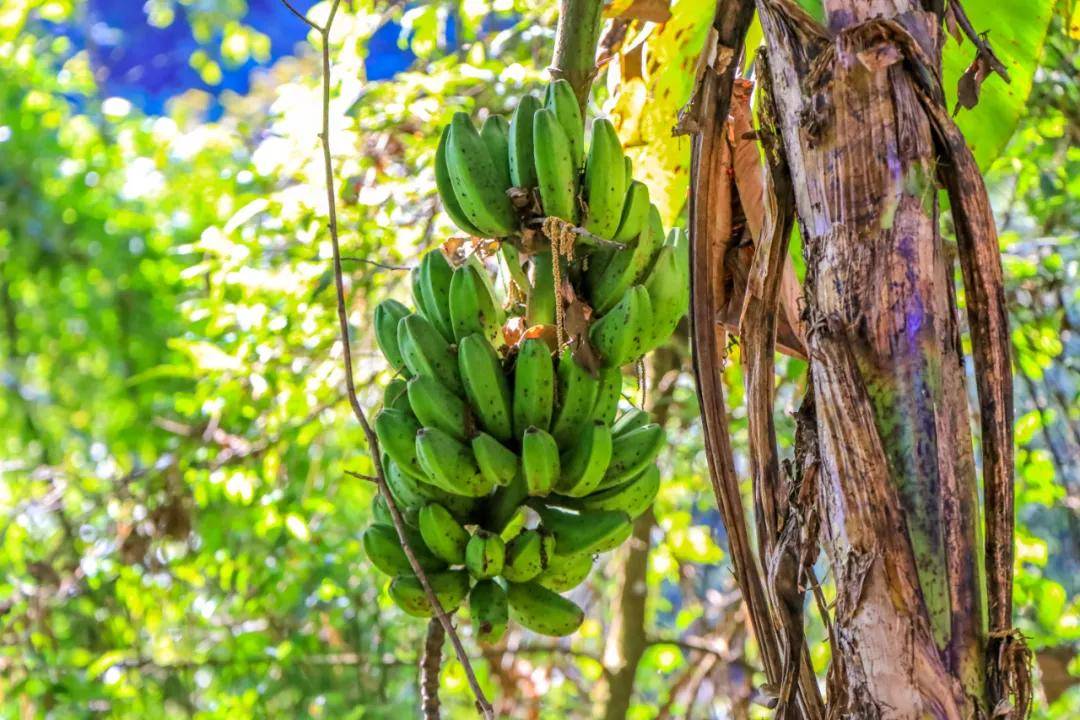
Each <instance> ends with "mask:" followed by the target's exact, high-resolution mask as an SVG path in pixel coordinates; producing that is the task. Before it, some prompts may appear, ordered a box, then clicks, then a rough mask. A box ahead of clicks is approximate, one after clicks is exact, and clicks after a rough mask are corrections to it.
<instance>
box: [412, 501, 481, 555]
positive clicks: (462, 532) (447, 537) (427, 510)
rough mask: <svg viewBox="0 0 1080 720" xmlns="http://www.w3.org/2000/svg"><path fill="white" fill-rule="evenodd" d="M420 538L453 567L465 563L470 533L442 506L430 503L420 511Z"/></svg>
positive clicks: (434, 553) (432, 551)
mask: <svg viewBox="0 0 1080 720" xmlns="http://www.w3.org/2000/svg"><path fill="white" fill-rule="evenodd" d="M419 525H420V536H421V537H422V538H423V539H424V544H425V545H427V546H428V549H429V550H431V553H432V554H433V555H434V556H435V557H437V558H440V559H441V560H444V561H446V562H448V563H450V564H451V565H461V564H462V563H464V562H465V546H466V545H468V543H469V532H468V531H467V530H466V529H465V528H463V527H462V526H461V523H459V522H458V521H457V520H456V519H455V518H454V516H453V515H452V514H451V513H450V511H449V510H447V509H446V508H444V507H443V506H442V505H438V504H436V503H430V504H428V505H425V506H424V507H423V508H421V509H420V516H419Z"/></svg>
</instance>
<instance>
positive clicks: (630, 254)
mask: <svg viewBox="0 0 1080 720" xmlns="http://www.w3.org/2000/svg"><path fill="white" fill-rule="evenodd" d="M663 244H664V228H663V224H662V222H661V220H660V212H659V211H658V210H657V209H656V206H655V205H653V206H650V208H649V220H648V222H647V224H646V225H645V228H644V229H643V230H642V231H641V234H640V235H638V240H637V243H635V244H634V246H633V248H631V249H629V250H624V251H621V252H617V253H615V254H614V255H613V256H612V258H611V260H610V261H609V262H608V263H607V264H606V265H604V266H603V267H602V268H601V267H600V266H598V265H597V266H590V268H589V271H588V273H587V274H586V279H587V282H588V286H589V303H590V304H591V305H592V307H593V310H594V311H595V312H597V313H599V314H600V315H603V314H605V313H607V312H608V311H609V310H611V308H613V307H614V306H615V304H616V303H618V302H619V300H620V299H621V298H622V297H623V296H624V295H625V293H626V291H627V290H628V289H629V288H630V286H631V285H633V284H634V283H636V282H638V281H639V279H642V278H644V277H645V275H646V274H647V273H648V271H649V268H650V267H652V263H653V260H654V259H655V258H656V255H657V253H658V252H660V248H661V247H662V246H663Z"/></svg>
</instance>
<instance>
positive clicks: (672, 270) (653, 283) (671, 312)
mask: <svg viewBox="0 0 1080 720" xmlns="http://www.w3.org/2000/svg"><path fill="white" fill-rule="evenodd" d="M645 291H646V292H648V293H649V301H650V304H651V305H652V310H653V318H652V326H651V328H650V331H649V332H648V333H646V336H645V338H644V346H645V349H646V350H651V349H653V348H656V347H659V346H660V345H662V344H663V343H665V342H667V339H668V338H670V337H671V334H672V333H674V332H675V328H676V327H677V326H678V325H679V321H680V320H682V319H683V317H684V316H685V315H686V311H687V310H688V309H689V307H690V250H689V240H688V238H687V236H686V233H685V232H683V231H682V230H681V229H679V228H674V229H672V231H671V233H669V234H668V240H667V244H665V245H664V247H663V248H662V249H661V250H660V254H659V255H658V256H657V257H656V262H655V263H654V264H653V269H652V272H651V273H650V274H649V277H648V278H647V279H646V280H645Z"/></svg>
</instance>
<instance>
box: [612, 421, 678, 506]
mask: <svg viewBox="0 0 1080 720" xmlns="http://www.w3.org/2000/svg"><path fill="white" fill-rule="evenodd" d="M665 442H666V436H665V434H664V428H662V427H660V426H659V425H657V424H656V423H649V424H647V425H642V426H641V427H639V428H635V429H634V430H630V431H629V432H625V433H623V434H621V435H618V436H617V437H615V439H614V440H613V441H612V443H611V463H610V464H609V465H608V469H607V472H606V473H605V474H604V479H603V480H602V481H600V485H599V486H598V487H597V489H599V490H606V489H607V488H610V487H614V486H616V485H620V484H622V483H624V482H626V481H627V480H629V479H631V478H632V477H634V476H635V475H637V474H638V473H639V472H641V471H642V470H644V469H645V467H646V466H647V465H649V463H651V462H653V461H654V460H655V459H656V456H657V455H659V454H660V450H661V449H662V448H663V447H664V443H665Z"/></svg>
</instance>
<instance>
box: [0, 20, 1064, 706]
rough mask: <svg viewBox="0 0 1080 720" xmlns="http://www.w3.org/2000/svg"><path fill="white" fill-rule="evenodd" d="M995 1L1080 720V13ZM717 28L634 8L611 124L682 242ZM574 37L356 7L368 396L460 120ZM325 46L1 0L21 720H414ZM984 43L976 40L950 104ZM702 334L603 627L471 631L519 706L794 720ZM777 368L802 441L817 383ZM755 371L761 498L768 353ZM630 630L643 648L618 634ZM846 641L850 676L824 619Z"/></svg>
mask: <svg viewBox="0 0 1080 720" xmlns="http://www.w3.org/2000/svg"><path fill="white" fill-rule="evenodd" d="M804 4H806V5H808V6H812V5H813V3H812V2H807V3H804ZM966 5H967V9H968V12H969V14H970V15H971V16H972V18H973V23H974V24H975V26H976V28H977V29H978V30H980V31H982V30H988V31H989V37H990V39H991V41H992V42H994V44H995V47H996V49H998V51H999V52H1000V53H1001V54H1003V55H1004V56H1006V57H1007V58H1008V59H1009V65H1010V68H1009V69H1010V73H1011V75H1012V82H1011V83H1010V84H1009V85H1005V84H1004V83H1003V82H1002V81H1001V79H999V78H997V77H991V78H990V79H988V80H987V81H986V83H985V84H984V85H983V88H982V95H981V98H980V102H979V104H978V105H976V107H975V108H974V109H962V110H960V111H959V115H958V120H959V122H960V124H961V127H962V129H963V130H964V131H965V133H966V136H967V138H968V140H969V142H970V143H971V145H972V146H973V147H974V149H975V152H976V156H977V157H978V159H979V161H980V164H981V165H982V167H983V169H984V170H985V172H986V178H987V183H988V185H989V189H990V193H991V198H992V200H993V204H994V210H995V214H996V217H997V221H998V227H999V231H1000V237H1001V249H1002V254H1003V260H1004V266H1005V276H1006V282H1007V292H1008V300H1009V303H1010V312H1011V319H1012V340H1013V353H1014V365H1015V373H1016V375H1015V391H1016V395H1017V413H1016V437H1017V442H1018V453H1017V513H1018V526H1017V552H1016V589H1015V600H1016V608H1017V610H1016V612H1017V624H1018V627H1019V628H1020V629H1021V630H1022V631H1023V632H1024V633H1025V634H1026V635H1027V636H1028V638H1029V642H1030V644H1031V647H1032V648H1033V650H1034V651H1035V656H1036V667H1035V669H1036V677H1037V687H1038V694H1037V698H1036V709H1035V712H1034V716H1035V717H1036V718H1071V717H1078V716H1080V687H1078V680H1080V657H1078V650H1080V372H1078V371H1080V368H1078V365H1080V338H1078V337H1077V333H1076V327H1077V325H1078V323H1080V283H1078V275H1080V247H1078V246H1077V243H1076V240H1077V236H1078V232H1080V230H1078V228H1080V88H1078V86H1077V83H1076V78H1077V77H1078V75H1080V51H1078V48H1077V39H1076V38H1077V37H1078V36H1080V16H1078V15H1077V14H1076V11H1075V8H1071V7H1069V6H1067V4H1066V3H1054V2H1049V1H1045V0H1044V1H1042V2H1033V3H1010V4H1008V5H1010V7H997V6H996V5H997V4H995V3H993V2H989V1H985V2H973V1H972V0H969V2H968V3H966ZM121 7H123V8H124V9H123V10H120V9H119V8H121ZM300 7H301V10H302V11H307V10H308V8H307V3H301V4H300ZM712 8H713V4H712V3H709V2H701V1H700V0H696V1H692V0H675V2H674V3H673V4H672V5H671V6H670V7H668V6H667V4H666V3H663V2H640V1H639V2H634V3H630V2H616V3H615V4H614V5H613V6H612V7H610V8H609V10H608V12H609V14H610V15H611V16H612V17H616V16H619V15H620V14H621V13H623V12H628V13H629V15H625V16H623V17H622V19H624V20H629V19H630V18H631V16H632V22H629V23H628V24H627V25H626V29H627V33H626V35H625V37H624V38H623V39H622V40H621V42H620V43H619V44H618V45H617V46H614V47H613V49H612V52H611V53H610V57H609V58H608V62H607V63H606V64H605V66H604V68H603V69H602V72H601V74H600V78H599V81H598V83H597V88H596V90H595V92H594V97H593V101H592V102H593V104H594V107H595V108H597V109H601V110H603V111H605V112H608V113H610V114H611V115H612V116H613V117H614V118H615V119H616V121H617V123H618V126H619V131H620V135H621V136H622V139H623V141H624V144H626V145H627V146H628V148H630V151H631V153H632V154H633V155H634V159H635V167H636V168H639V169H640V170H641V171H642V172H644V174H645V176H646V178H647V179H648V182H649V185H650V189H651V190H652V191H653V195H654V197H655V198H657V200H658V204H659V205H660V206H661V208H662V210H663V211H664V212H665V214H666V216H667V217H666V220H667V221H668V222H669V223H670V222H676V223H678V222H684V220H680V218H684V217H685V200H686V188H687V177H686V171H685V168H686V167H687V162H686V158H687V157H688V152H689V148H688V143H687V141H686V140H685V139H681V140H680V139H674V138H672V137H671V134H670V128H671V126H672V125H673V123H674V118H675V117H676V114H677V112H678V110H679V108H680V107H681V106H682V104H683V103H685V102H686V100H687V99H688V98H689V95H690V92H691V90H692V87H693V82H694V76H693V72H692V68H693V67H694V65H695V63H696V58H697V55H698V54H699V53H700V49H701V47H702V46H703V44H704V37H705V31H706V29H707V27H708V24H709V22H711V12H712ZM320 13H322V14H323V15H325V13H326V6H325V4H321V5H316V6H314V7H313V8H312V9H311V16H312V17H314V18H318V17H320ZM555 17H556V15H555V6H554V3H551V2H529V3H526V2H515V1H514V0H497V1H496V2H478V1H476V0H465V1H464V2H460V3H458V2H432V3H422V4H416V5H401V4H398V3H367V2H362V1H360V0H356V1H354V2H346V3H344V4H343V10H342V13H341V14H340V15H339V16H338V18H337V19H336V21H335V24H334V27H333V34H332V38H331V39H332V45H333V47H332V52H333V62H334V67H333V82H332V96H331V104H330V108H331V139H332V147H333V148H334V158H333V159H334V168H335V174H336V176H337V179H338V181H339V182H338V186H339V187H340V189H341V197H342V200H343V203H341V204H340V205H339V217H340V222H341V228H342V242H343V253H344V255H345V256H346V257H347V261H346V270H347V273H346V282H347V289H348V292H349V297H350V300H351V303H350V313H351V314H350V318H351V322H352V332H353V336H354V338H355V341H356V344H355V351H354V357H356V358H358V360H359V364H358V368H357V377H358V382H359V385H360V388H361V395H362V397H361V399H362V401H363V402H364V403H366V404H367V405H368V406H371V407H374V406H376V405H377V404H378V402H379V398H380V392H379V388H380V387H381V384H382V383H384V381H385V379H386V376H385V368H384V366H383V363H382V361H381V359H380V358H379V357H378V355H377V351H376V350H375V349H374V345H373V339H372V337H371V333H370V330H369V320H370V314H371V309H372V308H373V307H374V304H375V303H377V302H378V301H379V300H382V299H384V298H386V297H389V296H394V297H405V296H407V294H408V288H407V283H406V282H405V280H406V279H407V273H406V272H405V271H403V270H402V269H401V268H407V267H409V266H410V265H412V264H414V262H415V259H416V257H417V256H418V255H419V254H420V253H421V252H422V251H423V250H424V249H425V248H428V247H431V246H433V245H435V244H438V243H440V242H442V241H443V240H445V239H447V238H448V237H450V236H451V235H453V234H454V231H453V228H452V226H451V225H450V223H449V220H448V219H447V218H446V217H445V215H444V214H442V213H441V212H440V208H439V205H438V201H437V197H436V194H435V191H434V174H433V169H432V168H433V165H432V159H433V155H434V150H435V142H436V140H437V137H438V136H437V131H438V129H439V128H441V126H442V125H444V124H445V123H446V122H447V120H448V119H449V117H450V116H451V115H452V113H453V112H455V111H457V110H465V111H470V112H471V111H474V110H475V109H478V108H495V109H501V110H502V111H504V112H505V111H508V110H509V109H511V108H512V107H513V105H514V101H515V99H516V97H518V96H519V95H520V94H521V93H522V92H525V91H529V90H536V89H537V88H539V87H541V85H542V83H543V82H545V81H546V74H545V68H546V66H547V63H548V62H549V60H550V53H551V45H552V40H553V36H554V28H555ZM307 30H308V28H307V27H306V26H305V25H304V24H303V23H302V22H300V21H299V20H298V19H296V18H295V17H293V16H292V15H291V14H289V12H288V10H287V9H285V8H284V6H282V5H280V4H278V3H276V2H271V0H250V2H244V0H217V1H215V0H149V1H148V2H146V3H145V5H140V4H138V3H122V4H118V3H109V2H103V1H101V2H70V1H68V0H7V1H6V2H4V4H3V6H2V7H0V306H2V307H0V387H2V389H0V717H4V718H7V717H12V718H16V717H25V718H36V717H51V718H82V717H115V718H135V717H137V718H147V719H151V718H179V717H202V718H215V717H229V716H231V717H297V718H300V717H312V718H319V717H325V718H360V717H364V718H381V717H411V716H412V715H413V714H414V713H415V708H416V706H417V697H418V690H417V682H416V675H417V673H416V661H417V657H418V655H419V654H420V651H421V647H422V644H423V633H424V623H422V622H420V621H417V620H415V619H410V618H408V617H407V616H404V615H403V614H401V613H400V612H399V611H397V610H396V608H394V607H393V605H392V604H391V603H390V602H389V601H388V599H387V598H386V597H385V593H384V591H383V585H384V582H385V580H384V578H383V577H381V576H380V575H379V574H378V573H377V572H376V571H375V570H374V568H372V567H371V566H370V565H369V564H368V562H367V560H366V558H365V557H364V554H363V552H362V550H361V548H360V544H359V532H360V530H361V529H362V528H363V527H364V526H365V525H366V524H367V522H368V516H369V512H370V510H369V508H370V504H371V499H372V496H373V489H374V488H373V487H372V486H371V485H370V484H368V483H365V482H363V481H361V480H356V479H352V478H350V477H349V476H347V475H346V474H345V471H346V470H351V471H355V472H359V473H364V472H365V471H367V470H369V469H370V460H369V458H368V457H367V456H366V454H365V447H364V442H363V434H362V432H361V431H360V428H359V427H357V425H356V423H355V422H354V421H353V420H352V417H351V414H350V412H349V409H348V407H347V404H346V403H345V402H344V395H343V392H342V388H343V385H344V378H343V374H342V369H341V355H340V345H339V344H338V343H337V339H338V338H337V335H336V324H335V316H334V312H335V310H334V297H333V292H332V286H331V282H332V274H331V271H330V264H329V258H330V246H329V238H328V236H327V233H326V231H325V227H326V226H325V218H326V200H325V195H324V192H325V184H324V180H323V176H322V173H323V168H322V164H321V162H322V161H321V156H320V154H319V150H318V138H317V135H316V134H317V132H318V130H319V123H320V121H321V118H320V117H319V114H318V112H317V109H318V107H319V106H320V102H321V87H320V85H319V72H320V68H319V58H318V54H317V48H313V46H312V45H311V44H310V43H309V42H308V40H313V41H314V40H317V38H316V36H315V35H314V34H312V35H311V37H310V38H309V37H308V33H307ZM687 38H689V39H687ZM169 43H172V44H171V45H170V44H169ZM950 43H953V44H955V40H951V41H950ZM752 45H753V43H751V46H752ZM169 48H172V54H171V55H170V54H169V53H167V52H165V50H167V49H169ZM151 51H153V52H151ZM972 56H973V48H972V47H971V45H970V43H968V44H964V45H959V46H957V47H956V48H953V52H952V54H949V53H948V52H947V55H946V82H947V83H949V87H950V88H951V89H955V87H956V81H957V78H958V77H959V74H960V72H962V70H963V69H964V67H965V66H966V63H967V62H970V59H971V57H972ZM178 57H179V58H180V61H177V58H178ZM161 58H164V59H161ZM950 62H951V63H952V65H951V66H950ZM748 66H749V59H748ZM687 68H690V69H691V70H690V71H688V70H687ZM950 73H951V75H950ZM950 103H951V104H954V103H955V98H952V99H951V100H950ZM946 223H947V219H946ZM946 229H947V228H946ZM793 252H794V254H795V255H796V257H797V255H798V251H797V248H796V250H795V251H793ZM961 302H962V298H961ZM680 338H681V339H677V340H676V342H673V343H672V345H671V346H670V347H669V348H667V349H665V350H664V351H663V352H661V353H657V355H656V357H655V358H654V360H653V362H652V363H651V364H650V366H649V367H648V368H647V372H646V377H645V387H646V388H647V392H646V393H644V395H645V397H644V398H643V397H642V395H643V393H641V391H640V390H639V391H638V393H636V394H635V395H634V396H633V397H631V398H629V400H630V401H633V402H642V401H644V402H646V403H648V404H649V405H650V406H651V407H652V409H653V411H654V412H660V413H663V415H664V416H665V417H666V423H667V426H668V431H669V436H670V437H671V438H673V439H674V442H672V443H671V445H670V447H669V448H668V449H667V450H666V451H665V453H664V455H663V456H662V459H661V464H662V468H663V471H664V475H665V484H664V486H663V488H662V490H661V494H660V497H659V500H658V502H657V505H656V507H655V511H654V512H653V513H650V514H649V515H647V516H646V517H645V519H644V520H643V521H641V522H639V526H638V528H637V532H636V534H635V535H636V538H637V542H635V543H631V544H630V545H629V546H628V547H626V548H623V549H621V550H620V551H618V552H615V553H612V554H611V555H610V556H605V557H603V558H602V561H601V564H600V566H599V568H598V570H597V571H594V573H593V575H592V578H591V579H590V581H589V583H588V584H587V585H586V586H585V587H583V588H581V589H579V590H578V591H575V596H574V597H575V599H576V600H578V601H579V602H581V603H582V604H583V605H584V606H585V607H586V609H587V612H588V619H587V622H586V624H585V626H584V627H583V629H582V631H581V632H580V633H578V634H576V635H575V636H573V637H572V638H569V639H566V640H562V641H559V642H557V643H555V642H551V641H548V640H543V639H539V638H537V637H535V636H531V635H528V634H527V633H524V632H522V631H520V630H516V631H513V632H511V633H510V634H509V637H508V638H507V639H506V641H505V642H504V643H502V644H501V645H500V646H498V647H496V648H494V649H487V650H484V651H483V652H482V653H481V651H480V650H479V649H478V647H477V646H476V645H475V644H474V643H472V642H471V639H470V638H468V637H466V642H467V643H468V644H469V648H470V650H471V652H472V654H473V655H474V656H477V657H479V656H481V654H482V655H483V657H484V660H485V661H484V662H480V663H477V669H478V671H479V672H480V674H481V680H482V682H483V684H484V687H485V689H486V690H488V691H489V693H488V694H489V696H493V697H495V698H496V699H497V701H498V702H501V703H502V706H501V709H502V710H503V711H504V712H506V713H507V714H508V715H509V716H511V717H515V718H519V717H520V718H527V717H556V716H563V717H568V718H587V717H598V716H605V715H606V716H608V717H623V716H626V717H631V718H652V717H657V716H658V715H659V716H660V717H683V716H690V715H691V714H692V713H694V712H697V713H698V715H697V716H698V717H716V718H726V717H732V718H749V717H765V716H767V715H768V711H767V710H766V709H765V708H764V707H763V706H761V705H760V704H758V703H756V702H755V700H756V699H757V698H756V696H755V691H754V688H756V687H758V686H759V685H760V684H761V675H760V662H759V659H758V657H757V654H756V647H755V645H754V643H753V640H752V637H748V634H747V630H746V617H745V614H744V610H743V608H742V606H741V602H740V599H739V595H738V592H737V589H736V588H735V584H734V581H733V578H732V575H731V571H730V568H729V566H728V565H727V564H726V552H725V547H726V544H725V536H724V532H723V528H722V526H721V524H720V519H719V514H718V513H717V511H716V508H715V502H714V500H713V498H712V495H711V493H710V492H709V489H708V480H707V475H706V473H707V471H706V465H705V460H704V456H703V447H702V439H701V432H700V426H699V419H698V415H699V411H698V407H697V398H696V395H695V392H694V387H693V378H692V375H691V373H690V361H689V353H688V348H687V343H686V341H685V335H681V336H680ZM738 351H739V350H738V345H737V344H733V346H732V347H731V348H730V353H731V355H732V356H733V357H737V356H738ZM780 369H781V371H782V372H781V374H782V376H783V379H782V382H781V383H780V385H779V387H778V405H779V406H781V407H786V409H787V410H788V411H789V412H788V413H787V414H786V415H785V416H784V417H783V418H782V419H781V421H780V423H779V424H778V428H777V429H778V432H779V437H780V441H781V445H782V448H784V450H785V452H787V453H788V454H790V452H791V445H792V442H793V433H794V421H793V419H792V418H791V415H790V412H793V411H794V408H795V404H796V403H797V398H799V397H800V396H801V394H802V390H803V388H804V384H805V364H803V363H801V362H799V361H796V360H783V361H782V362H781V365H780ZM727 380H728V386H729V387H728V393H729V402H730V406H731V408H732V431H733V437H734V440H735V445H736V446H735V451H736V458H737V460H738V462H739V470H740V473H741V476H743V477H746V476H747V472H746V471H747V467H748V466H747V459H746V457H745V443H746V432H745V412H744V411H743V408H742V405H741V403H742V387H743V386H742V381H741V379H740V377H739V375H738V364H737V363H735V362H732V363H731V364H730V366H729V368H728V370H727ZM747 489H748V487H747ZM642 586H644V587H645V588H647V592H646V595H645V601H644V603H641V602H635V601H634V597H636V594H635V593H634V592H632V591H633V590H634V588H637V587H642ZM825 591H826V593H827V594H828V593H829V592H830V587H829V583H828V579H826V581H825ZM627 626H629V627H631V628H633V632H631V633H630V636H632V637H636V638H637V642H634V643H631V645H633V647H627V646H626V643H625V641H623V640H620V638H622V637H623V636H624V635H625V633H617V632H614V631H613V628H625V627H627ZM465 633H466V635H467V634H468V633H467V631H465ZM811 641H812V642H811V652H812V658H813V661H814V664H815V666H816V667H817V668H818V669H819V671H820V670H822V669H823V668H824V667H825V666H826V665H827V662H828V653H829V649H828V645H827V643H826V642H824V641H825V632H824V629H823V628H821V627H820V626H818V627H814V628H812V629H811ZM628 664H629V665H630V667H629V672H628V671H627V665H628ZM442 686H443V692H442V696H443V701H444V704H445V709H446V715H447V717H451V718H457V717H471V716H472V715H473V713H472V710H471V709H470V705H471V700H470V694H469V691H468V687H467V686H466V684H465V679H464V676H463V674H462V672H461V666H460V665H459V664H457V663H456V661H453V660H451V659H448V660H447V662H446V664H445V666H444V669H443V683H442Z"/></svg>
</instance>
